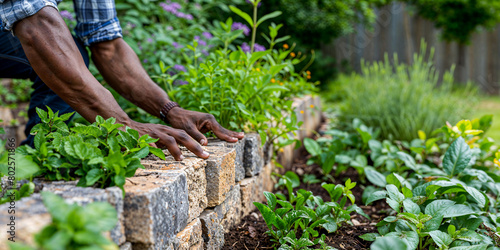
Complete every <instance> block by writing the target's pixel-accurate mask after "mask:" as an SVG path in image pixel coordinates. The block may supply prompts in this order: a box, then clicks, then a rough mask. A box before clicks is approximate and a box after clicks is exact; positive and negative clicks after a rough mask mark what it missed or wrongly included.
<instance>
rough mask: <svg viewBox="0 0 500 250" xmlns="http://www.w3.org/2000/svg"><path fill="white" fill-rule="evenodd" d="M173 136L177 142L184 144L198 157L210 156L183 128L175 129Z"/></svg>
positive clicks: (205, 157)
mask: <svg viewBox="0 0 500 250" xmlns="http://www.w3.org/2000/svg"><path fill="white" fill-rule="evenodd" d="M173 136H174V138H175V140H176V141H177V142H178V143H179V144H182V145H184V146H185V147H186V148H187V149H189V151H191V152H193V153H194V154H195V155H197V156H198V157H201V158H203V159H207V158H208V157H209V156H210V155H209V154H208V152H206V151H205V150H203V148H202V147H201V146H200V144H198V143H197V142H196V141H195V140H193V138H191V136H189V135H188V134H187V133H186V132H185V131H184V130H177V131H176V132H175V134H173ZM205 140H206V139H205Z"/></svg>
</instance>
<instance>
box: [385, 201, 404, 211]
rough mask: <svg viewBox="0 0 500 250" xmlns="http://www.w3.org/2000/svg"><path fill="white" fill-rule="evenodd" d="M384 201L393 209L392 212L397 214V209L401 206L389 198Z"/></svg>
mask: <svg viewBox="0 0 500 250" xmlns="http://www.w3.org/2000/svg"><path fill="white" fill-rule="evenodd" d="M385 201H386V202H387V204H388V205H389V206H390V207H391V208H392V209H394V211H396V212H399V209H400V208H401V205H400V204H399V202H397V201H395V200H393V199H391V198H387V199H385Z"/></svg>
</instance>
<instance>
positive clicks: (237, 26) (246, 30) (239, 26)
mask: <svg viewBox="0 0 500 250" xmlns="http://www.w3.org/2000/svg"><path fill="white" fill-rule="evenodd" d="M231 30H243V34H245V36H248V35H249V34H250V28H248V26H246V25H244V24H242V23H239V22H234V23H233V25H232V26H231Z"/></svg>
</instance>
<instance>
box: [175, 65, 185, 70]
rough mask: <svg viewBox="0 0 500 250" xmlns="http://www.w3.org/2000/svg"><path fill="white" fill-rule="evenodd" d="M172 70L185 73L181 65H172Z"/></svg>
mask: <svg viewBox="0 0 500 250" xmlns="http://www.w3.org/2000/svg"><path fill="white" fill-rule="evenodd" d="M174 69H175V70H177V71H184V72H186V68H185V67H184V66H182V65H179V64H176V65H174Z"/></svg>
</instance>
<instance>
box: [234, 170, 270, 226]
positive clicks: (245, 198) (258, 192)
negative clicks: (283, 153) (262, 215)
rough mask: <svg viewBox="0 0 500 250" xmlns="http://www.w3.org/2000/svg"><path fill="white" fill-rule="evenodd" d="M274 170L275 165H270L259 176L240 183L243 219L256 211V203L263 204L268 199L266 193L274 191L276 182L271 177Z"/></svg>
mask: <svg viewBox="0 0 500 250" xmlns="http://www.w3.org/2000/svg"><path fill="white" fill-rule="evenodd" d="M273 168H274V165H273V164H271V163H269V164H267V165H266V166H265V167H264V169H263V170H262V172H261V173H260V174H259V175H257V176H254V177H251V178H245V179H243V180H242V181H240V183H239V184H240V190H241V191H240V193H241V211H242V217H243V216H246V215H248V214H250V212H252V211H253V210H255V209H256V207H255V205H254V204H253V203H254V202H263V201H264V200H265V199H266V197H265V196H264V191H268V192H271V191H272V190H273V186H274V181H273V179H272V176H271V173H272V171H273Z"/></svg>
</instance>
